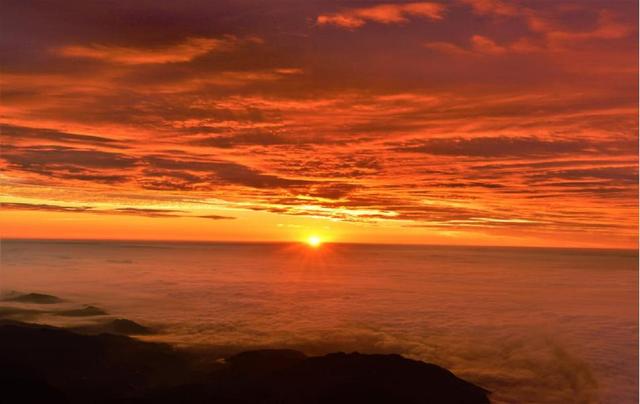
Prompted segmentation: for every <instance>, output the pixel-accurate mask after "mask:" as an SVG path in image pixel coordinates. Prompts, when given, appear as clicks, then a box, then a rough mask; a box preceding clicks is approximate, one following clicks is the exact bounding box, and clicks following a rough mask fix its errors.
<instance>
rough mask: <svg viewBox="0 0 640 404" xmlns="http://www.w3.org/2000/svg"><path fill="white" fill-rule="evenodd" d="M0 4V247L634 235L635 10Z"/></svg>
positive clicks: (590, 6)
mask: <svg viewBox="0 0 640 404" xmlns="http://www.w3.org/2000/svg"><path fill="white" fill-rule="evenodd" d="M2 7H3V10H2V11H3V17H4V18H3V20H4V21H3V24H2V27H1V28H0V30H1V31H2V35H1V37H2V39H1V40H0V51H1V52H2V59H1V60H2V75H1V76H0V83H1V88H2V102H1V105H0V122H1V125H2V126H1V127H0V128H1V133H2V153H1V155H0V163H1V164H2V167H3V170H2V173H1V174H0V183H1V184H2V199H1V200H2V212H1V213H0V228H1V229H2V230H1V235H2V237H6V238H8V237H12V238H13V237H35V238H117V239H136V238H144V239H170V240H176V239H189V240H243V241H250V240H261V241H268V240H301V239H304V238H305V237H307V236H308V235H309V234H312V233H313V234H319V235H321V236H322V237H323V238H324V239H325V240H332V241H342V242H381V243H397V242H398V243H399V242H402V243H445V244H494V245H527V246H528V245H531V246H534V245H535V246H538V245H550V246H559V247H560V246H591V247H632V246H635V245H636V242H637V234H638V227H637V223H638V220H637V219H638V216H637V215H638V185H637V184H638V154H637V152H638V136H637V134H638V93H637V88H638V62H637V54H638V42H637V38H638V28H637V27H638V21H637V16H638V10H637V2H635V1H615V2H611V1H589V2H584V1H573V2H572V1H562V2H547V1H545V2H540V1H519V2H508V1H495V0H458V1H448V2H413V3H407V2H388V3H384V2H345V1H333V0H330V1H308V2H299V1H296V2H294V1H277V0H276V1H273V2H259V1H249V0H241V1H219V2H209V1H204V0H202V1H199V0H190V1H186V2H174V1H158V0H154V1H138V2H135V4H134V2H125V1H110V2H97V1H95V2H92V1H79V0H70V1H66V2H62V3H60V4H55V5H54V4H50V3H48V2H41V3H37V4H36V3H33V4H29V3H28V2H22V1H16V2H5V3H4V4H3V6H2Z"/></svg>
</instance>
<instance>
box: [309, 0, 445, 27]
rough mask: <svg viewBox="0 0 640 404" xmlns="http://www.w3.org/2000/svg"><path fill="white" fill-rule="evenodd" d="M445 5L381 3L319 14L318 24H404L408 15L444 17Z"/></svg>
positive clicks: (344, 25)
mask: <svg viewBox="0 0 640 404" xmlns="http://www.w3.org/2000/svg"><path fill="white" fill-rule="evenodd" d="M444 9H445V7H444V6H443V5H442V4H438V3H427V2H422V3H407V4H380V5H377V6H373V7H363V8H352V9H349V10H345V11H343V12H339V13H335V14H323V15H320V16H318V18H317V20H316V21H317V23H318V25H336V26H339V27H342V28H349V29H355V28H359V27H361V26H363V25H365V24H366V23H367V22H368V21H372V22H377V23H380V24H403V23H406V22H407V21H408V17H410V16H415V17H422V18H428V19H431V20H440V19H442V14H443V12H444Z"/></svg>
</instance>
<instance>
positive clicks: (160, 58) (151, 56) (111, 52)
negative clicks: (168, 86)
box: [56, 38, 230, 65]
mask: <svg viewBox="0 0 640 404" xmlns="http://www.w3.org/2000/svg"><path fill="white" fill-rule="evenodd" d="M229 44H230V41H229V40H228V39H227V40H225V39H214V38H187V39H185V40H184V41H183V42H180V43H177V44H172V45H167V46H163V47H157V48H135V47H127V46H117V45H100V44H91V45H87V46H83V45H69V46H64V47H61V48H59V49H57V50H56V53H57V54H59V55H61V56H64V57H68V58H79V59H95V60H100V61H104V62H110V63H120V64H125V65H140V64H157V63H160V64H161V63H180V62H188V61H190V60H193V59H194V58H196V57H199V56H202V55H205V54H207V53H209V52H212V51H219V50H225V49H227V48H228V47H229Z"/></svg>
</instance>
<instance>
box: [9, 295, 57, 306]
mask: <svg viewBox="0 0 640 404" xmlns="http://www.w3.org/2000/svg"><path fill="white" fill-rule="evenodd" d="M3 300H5V301H7V302H19V303H35V304H56V303H62V302H64V300H62V299H60V298H59V297H57V296H52V295H45V294H44V293H26V294H20V295H16V296H9V297H5V298H4V299H3Z"/></svg>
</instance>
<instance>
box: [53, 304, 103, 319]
mask: <svg viewBox="0 0 640 404" xmlns="http://www.w3.org/2000/svg"><path fill="white" fill-rule="evenodd" d="M55 314H57V315H59V316H65V317H91V316H104V315H106V314H107V312H106V311H104V310H102V309H101V308H99V307H95V306H85V307H83V308H81V309H73V310H64V311H58V312H56V313H55Z"/></svg>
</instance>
